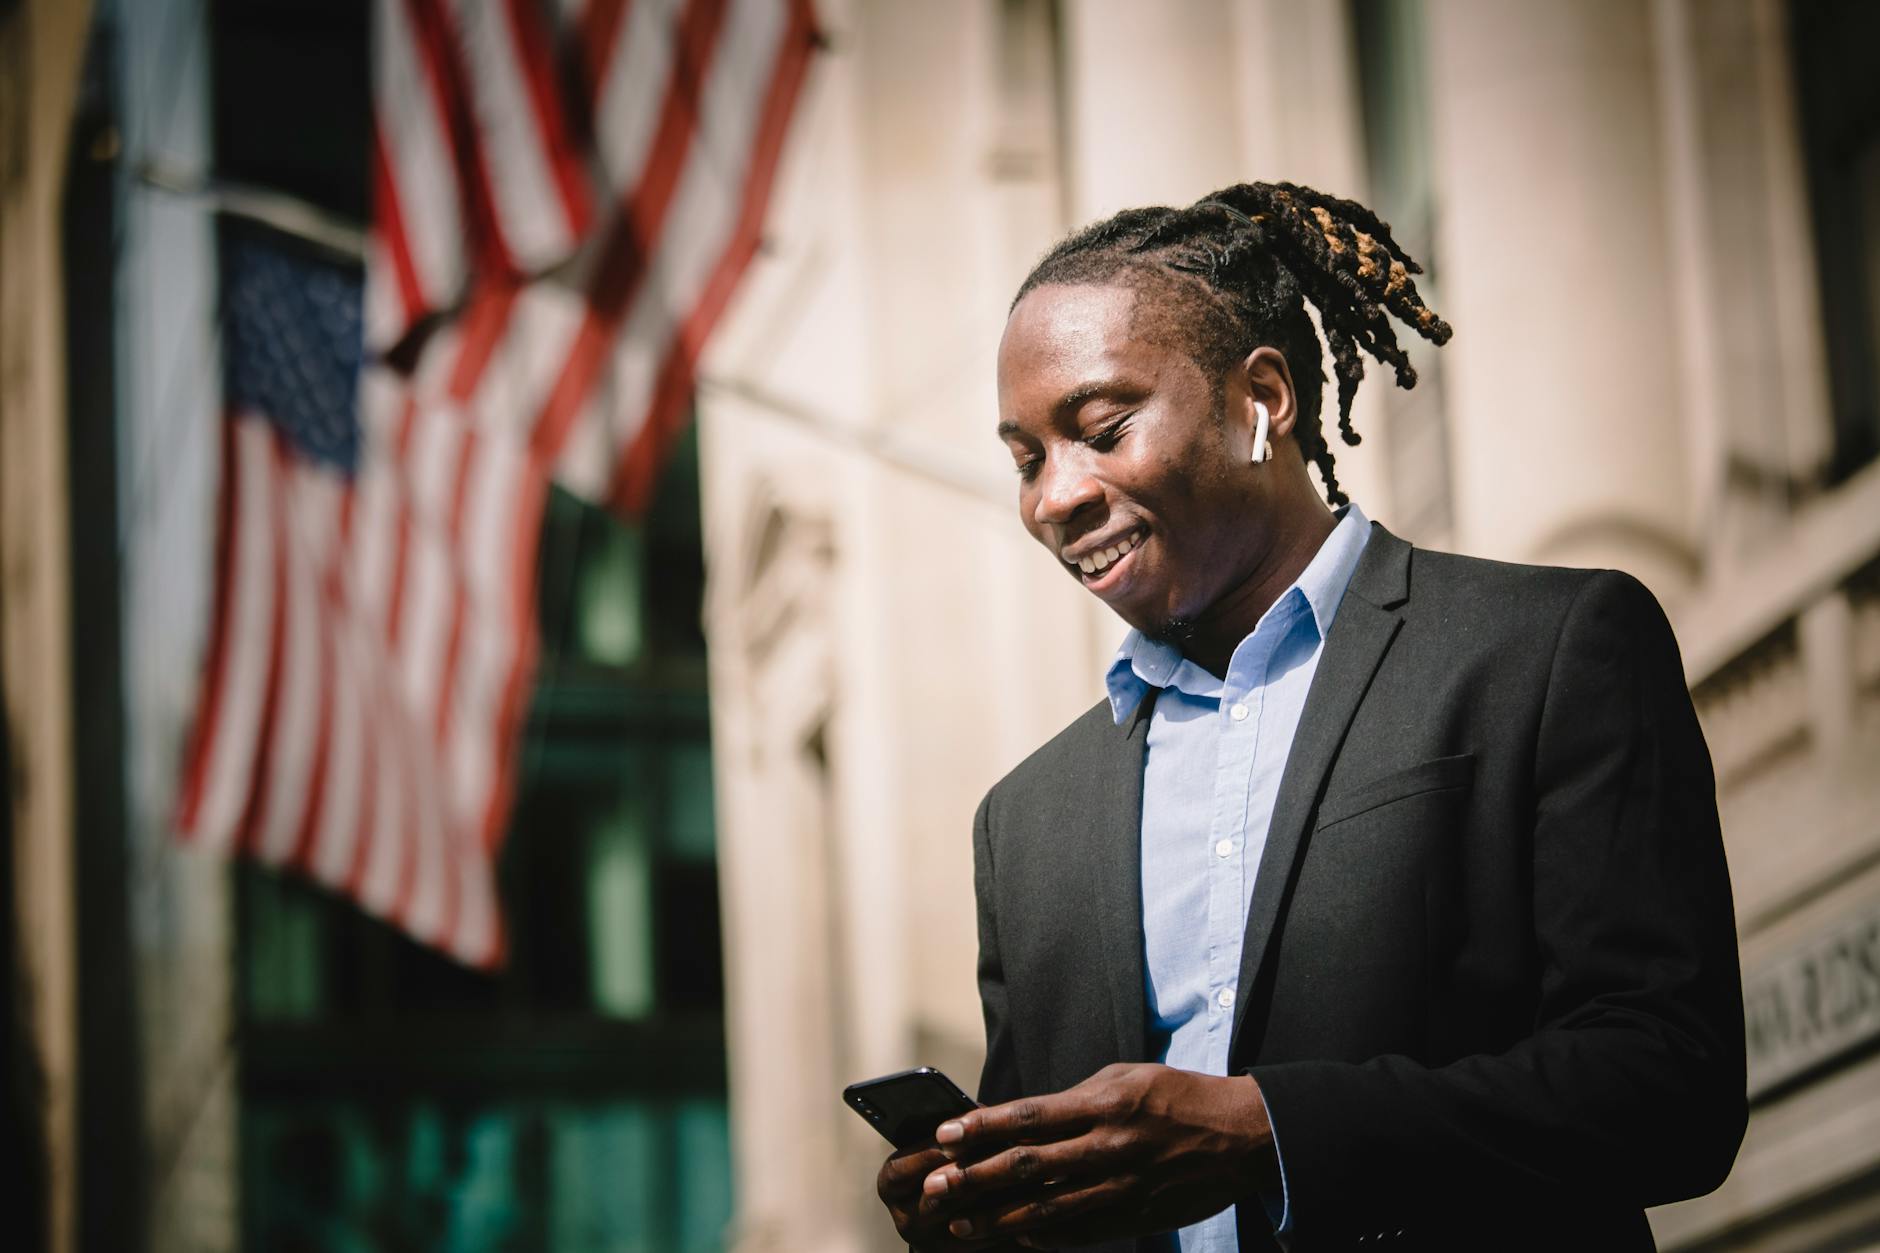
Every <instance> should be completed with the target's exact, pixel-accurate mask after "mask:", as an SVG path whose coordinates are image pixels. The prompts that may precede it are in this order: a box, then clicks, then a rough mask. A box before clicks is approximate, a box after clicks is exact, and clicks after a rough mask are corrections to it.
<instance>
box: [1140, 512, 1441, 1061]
mask: <svg viewBox="0 0 1880 1253" xmlns="http://www.w3.org/2000/svg"><path fill="white" fill-rule="evenodd" d="M1409 575H1410V545H1409V544H1407V543H1405V542H1404V541H1403V540H1401V539H1398V538H1397V537H1396V536H1395V535H1392V534H1391V533H1390V532H1389V531H1387V530H1385V529H1384V528H1383V527H1382V526H1379V525H1377V524H1376V523H1372V530H1371V538H1370V541H1369V542H1368V543H1367V544H1366V545H1365V549H1364V555H1363V556H1362V557H1360V558H1359V559H1358V566H1357V569H1355V570H1354V571H1352V575H1351V582H1350V583H1349V584H1348V585H1347V586H1346V589H1345V597H1344V599H1343V600H1342V601H1341V602H1340V603H1339V607H1338V614H1337V616H1336V617H1335V618H1333V619H1332V629H1331V631H1330V633H1329V634H1328V635H1327V636H1326V639H1325V648H1324V651H1323V652H1322V653H1320V655H1319V667H1318V670H1317V671H1316V672H1315V673H1314V674H1313V676H1312V687H1311V689H1310V690H1309V691H1308V692H1307V694H1306V705H1305V709H1304V711H1303V712H1302V713H1301V714H1300V717H1299V729H1298V730H1297V731H1296V732H1294V734H1293V742H1292V751H1291V752H1290V753H1288V754H1287V757H1286V768H1285V770H1284V771H1283V772H1282V773H1281V775H1280V784H1279V795H1278V797H1277V798H1276V799H1275V801H1274V804H1273V818H1272V821H1271V823H1270V824H1269V825H1268V827H1267V833H1266V850H1265V852H1263V853H1262V854H1261V856H1260V873H1259V875H1258V877H1257V878H1256V879H1255V880H1254V887H1253V901H1252V903H1251V904H1250V905H1249V906H1248V909H1247V932H1246V936H1245V937H1244V939H1243V940H1242V942H1241V948H1240V982H1239V988H1238V991H1237V994H1236V995H1237V996H1238V998H1239V999H1238V1000H1236V1001H1235V1006H1234V1030H1233V1033H1232V1034H1231V1035H1230V1036H1229V1037H1228V1043H1227V1056H1228V1059H1229V1064H1230V1066H1231V1065H1233V1064H1235V1059H1237V1058H1238V1057H1239V1052H1238V1050H1239V1048H1240V1029H1241V1024H1242V1023H1243V1022H1244V1021H1245V1019H1246V1016H1247V1006H1248V1004H1249V1003H1251V1001H1252V1000H1253V990H1254V988H1255V986H1256V985H1257V983H1258V979H1259V974H1260V965H1261V962H1262V961H1264V960H1265V957H1266V951H1267V945H1268V941H1270V940H1271V939H1272V936H1273V929H1274V925H1275V923H1276V922H1277V921H1278V919H1279V911H1280V907H1281V905H1282V904H1283V903H1284V902H1285V899H1286V895H1287V892H1288V890H1289V889H1290V887H1291V886H1292V876H1293V867H1294V864H1295V862H1296V861H1297V860H1298V857H1299V852H1300V849H1301V848H1302V847H1303V846H1304V842H1305V832H1306V823H1307V822H1308V821H1309V820H1310V819H1311V817H1312V814H1313V812H1314V811H1315V810H1316V809H1317V808H1318V803H1319V797H1320V794H1321V793H1322V792H1323V790H1324V785H1325V776H1326V774H1327V772H1329V771H1330V770H1331V768H1332V763H1333V762H1334V761H1336V760H1337V758H1338V753H1339V749H1340V748H1341V746H1342V745H1343V744H1344V741H1345V731H1346V729H1347V728H1348V727H1349V726H1350V725H1351V718H1352V715H1353V714H1355V713H1356V712H1357V710H1358V705H1359V703H1360V702H1361V701H1363V699H1364V693H1365V691H1366V689H1367V688H1369V687H1370V684H1371V676H1372V675H1374V674H1376V673H1377V667H1378V665H1379V663H1381V662H1382V661H1383V660H1384V654H1385V653H1386V652H1387V651H1388V650H1389V648H1390V644H1391V641H1392V640H1393V639H1394V638H1396V635H1397V629H1398V628H1399V627H1400V626H1402V625H1403V617H1402V615H1401V614H1398V613H1396V612H1395V609H1396V607H1397V606H1398V605H1400V604H1402V603H1403V601H1404V600H1405V599H1406V598H1407V597H1408V595H1409ZM1137 809H1138V811H1140V809H1141V797H1140V787H1139V788H1138V797H1137Z"/></svg>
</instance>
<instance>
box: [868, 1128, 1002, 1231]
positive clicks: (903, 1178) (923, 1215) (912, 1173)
mask: <svg viewBox="0 0 1880 1253" xmlns="http://www.w3.org/2000/svg"><path fill="white" fill-rule="evenodd" d="M952 1160H953V1159H952V1158H951V1157H949V1156H948V1155H947V1154H946V1153H943V1152H941V1151H940V1150H939V1149H938V1148H936V1147H934V1146H933V1145H932V1144H931V1143H929V1144H926V1145H923V1146H921V1147H919V1148H912V1149H897V1150H895V1152H894V1153H893V1154H891V1155H890V1156H889V1158H888V1160H887V1161H885V1162H883V1163H882V1164H881V1170H880V1172H879V1173H878V1174H877V1175H876V1176H875V1191H876V1192H877V1193H879V1194H880V1196H881V1203H882V1204H883V1205H886V1206H887V1207H888V1214H889V1216H890V1217H892V1218H893V1219H894V1229H895V1230H896V1231H898V1232H900V1233H901V1239H903V1240H905V1241H906V1242H907V1243H908V1244H910V1245H912V1246H913V1247H914V1248H916V1249H918V1250H920V1253H956V1251H963V1250H968V1249H974V1250H976V1249H982V1248H984V1247H985V1245H986V1243H987V1241H985V1240H979V1239H961V1238H959V1237H956V1236H954V1235H952V1234H950V1233H949V1232H948V1231H947V1220H946V1219H945V1218H944V1217H940V1216H938V1215H937V1214H935V1213H932V1212H922V1211H921V1208H920V1199H921V1182H922V1181H923V1180H925V1179H926V1178H927V1176H929V1175H930V1174H932V1173H933V1172H934V1171H936V1170H938V1169H940V1168H941V1167H942V1166H945V1165H946V1164H947V1163H948V1162H950V1161H952Z"/></svg>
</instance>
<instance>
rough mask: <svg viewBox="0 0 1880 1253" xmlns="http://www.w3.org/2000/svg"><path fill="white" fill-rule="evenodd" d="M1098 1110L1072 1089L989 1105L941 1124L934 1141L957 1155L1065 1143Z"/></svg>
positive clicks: (1087, 1098) (1088, 1122) (1085, 1124)
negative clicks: (1028, 1144) (1005, 1146)
mask: <svg viewBox="0 0 1880 1253" xmlns="http://www.w3.org/2000/svg"><path fill="white" fill-rule="evenodd" d="M1095 1113H1096V1111H1095V1110H1094V1108H1093V1102H1092V1101H1091V1100H1090V1098H1089V1096H1088V1095H1087V1094H1085V1093H1082V1092H1080V1091H1079V1090H1078V1089H1077V1088H1072V1089H1071V1090H1070V1091H1068V1092H1057V1093H1053V1094H1052V1095H1050V1096H1028V1097H1025V1098H1023V1099H1021V1100H1017V1101H1007V1102H1006V1103H1005V1104H1003V1105H986V1106H982V1107H980V1108H979V1109H976V1110H973V1111H971V1112H970V1113H965V1114H962V1115H960V1116H959V1117H958V1118H953V1119H949V1120H948V1121H946V1122H943V1123H941V1124H940V1126H939V1129H938V1130H937V1131H935V1133H934V1139H935V1140H937V1141H938V1142H939V1145H940V1147H941V1148H942V1149H945V1150H949V1151H951V1152H953V1153H962V1152H974V1151H977V1152H979V1153H981V1154H983V1153H986V1152H991V1151H992V1150H993V1148H994V1147H996V1146H997V1145H999V1144H1016V1143H1019V1142H1021V1141H1040V1140H1061V1139H1063V1138H1065V1136H1066V1135H1074V1134H1076V1133H1077V1132H1079V1131H1082V1130H1083V1129H1084V1128H1085V1127H1087V1126H1088V1125H1089V1124H1090V1122H1091V1120H1092V1119H1093V1118H1094V1117H1095Z"/></svg>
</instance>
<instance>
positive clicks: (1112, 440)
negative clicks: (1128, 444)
mask: <svg viewBox="0 0 1880 1253" xmlns="http://www.w3.org/2000/svg"><path fill="white" fill-rule="evenodd" d="M1128 428H1129V420H1128V419H1127V418H1125V419H1124V420H1123V421H1121V422H1115V423H1112V424H1111V425H1109V426H1106V427H1104V428H1103V429H1102V430H1097V431H1092V432H1090V434H1088V435H1086V436H1084V443H1086V444H1088V445H1089V446H1090V447H1092V448H1094V449H1096V450H1097V451H1098V452H1108V451H1110V449H1112V448H1114V447H1116V445H1117V443H1118V441H1120V440H1121V439H1122V438H1123V432H1124V431H1125V430H1127V429H1128Z"/></svg>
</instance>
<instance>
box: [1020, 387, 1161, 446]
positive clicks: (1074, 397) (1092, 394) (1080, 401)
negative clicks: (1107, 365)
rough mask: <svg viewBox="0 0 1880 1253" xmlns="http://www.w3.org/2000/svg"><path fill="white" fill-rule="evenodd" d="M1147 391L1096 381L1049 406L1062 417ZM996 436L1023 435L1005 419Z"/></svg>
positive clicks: (1022, 431) (1060, 397) (1066, 393)
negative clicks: (1102, 402)
mask: <svg viewBox="0 0 1880 1253" xmlns="http://www.w3.org/2000/svg"><path fill="white" fill-rule="evenodd" d="M1147 390H1148V389H1146V388H1144V387H1143V386H1141V385H1140V384H1137V383H1131V382H1128V381H1127V380H1124V379H1097V380H1095V381H1093V382H1089V383H1080V384H1078V385H1077V386H1076V387H1073V388H1071V389H1070V390H1069V391H1067V392H1065V393H1064V394H1063V395H1062V396H1059V397H1058V399H1057V403H1056V404H1054V405H1052V406H1051V412H1052V413H1053V414H1056V415H1057V416H1059V417H1064V416H1067V415H1069V414H1073V413H1076V412H1077V411H1078V410H1079V409H1081V408H1083V407H1084V406H1085V405H1087V404H1089V403H1090V402H1091V401H1093V400H1108V399H1111V398H1114V397H1123V398H1127V399H1131V400H1134V399H1137V398H1139V397H1141V396H1143V395H1144V394H1146V392H1147ZM998 434H999V438H1000V439H1010V438H1012V437H1013V436H1015V435H1023V434H1024V428H1023V427H1021V426H1020V425H1019V424H1018V423H1016V422H1014V421H1013V420H1012V419H1010V418H1007V419H1005V420H1004V421H1003V422H1000V423H999V427H998Z"/></svg>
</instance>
